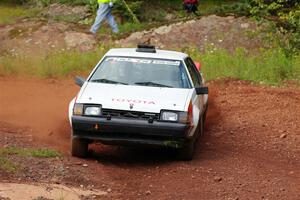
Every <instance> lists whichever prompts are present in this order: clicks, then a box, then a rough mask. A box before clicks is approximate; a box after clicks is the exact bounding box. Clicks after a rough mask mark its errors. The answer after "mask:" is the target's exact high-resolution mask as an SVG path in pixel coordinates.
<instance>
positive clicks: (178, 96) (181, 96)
mask: <svg viewBox="0 0 300 200" xmlns="http://www.w3.org/2000/svg"><path fill="white" fill-rule="evenodd" d="M191 91H192V90H191V89H181V88H163V87H146V86H130V85H118V84H104V83H91V82H88V83H87V84H86V85H85V86H84V87H83V88H82V91H81V92H80V94H79V96H78V98H77V103H86V104H101V105H102V108H107V109H117V110H132V111H141V112H153V113H159V112H160V111H161V110H164V109H165V110H178V111H184V110H186V109H185V108H186V107H187V106H186V104H187V100H188V99H189V97H190V96H191V93H192V92H191Z"/></svg>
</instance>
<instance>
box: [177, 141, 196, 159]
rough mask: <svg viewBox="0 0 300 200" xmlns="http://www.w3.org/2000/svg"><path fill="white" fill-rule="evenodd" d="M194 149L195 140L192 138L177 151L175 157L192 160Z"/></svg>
mask: <svg viewBox="0 0 300 200" xmlns="http://www.w3.org/2000/svg"><path fill="white" fill-rule="evenodd" d="M194 150H195V140H194V139H192V140H190V141H188V142H187V143H186V144H185V146H184V147H183V148H181V149H178V151H177V159H178V160H184V161H189V160H192V159H193V157H194Z"/></svg>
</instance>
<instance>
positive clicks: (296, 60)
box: [185, 48, 300, 84]
mask: <svg viewBox="0 0 300 200" xmlns="http://www.w3.org/2000/svg"><path fill="white" fill-rule="evenodd" d="M185 51H186V52H187V53H189V54H190V55H191V56H192V57H193V59H194V60H197V61H200V62H201V64H202V69H203V72H204V74H205V76H206V79H207V80H212V79H216V78H222V77H231V78H237V79H242V80H250V81H254V82H259V83H266V84H280V83H282V82H284V81H287V80H297V81H298V82H300V56H293V57H287V56H286V55H285V53H284V52H283V51H282V49H280V48H277V49H269V50H265V49H262V50H261V51H260V52H259V53H258V54H257V55H248V54H247V51H246V50H245V49H237V50H236V51H235V52H234V53H229V52H228V51H226V50H216V51H207V52H206V53H203V54H201V53H199V51H198V50H197V49H185Z"/></svg>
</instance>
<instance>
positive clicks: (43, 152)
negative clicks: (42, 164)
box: [0, 146, 61, 158]
mask: <svg viewBox="0 0 300 200" xmlns="http://www.w3.org/2000/svg"><path fill="white" fill-rule="evenodd" d="M5 155H17V156H21V157H28V156H32V157H38V158H54V157H61V154H60V153H59V152H57V151H54V150H51V149H27V148H20V147H15V146H12V147H7V148H1V149H0V156H5Z"/></svg>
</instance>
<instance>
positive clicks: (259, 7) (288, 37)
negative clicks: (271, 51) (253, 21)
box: [251, 0, 300, 55]
mask: <svg viewBox="0 0 300 200" xmlns="http://www.w3.org/2000/svg"><path fill="white" fill-rule="evenodd" d="M251 5H252V8H251V13H252V14H253V15H254V16H256V17H257V18H267V19H269V20H272V21H274V22H275V23H276V25H277V27H278V29H277V31H278V32H280V33H281V34H283V35H284V36H285V37H284V38H283V40H281V43H280V44H281V47H282V48H283V49H284V50H285V53H286V54H287V55H292V54H298V53H299V52H300V2H299V0H275V1H267V0H252V3H251Z"/></svg>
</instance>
